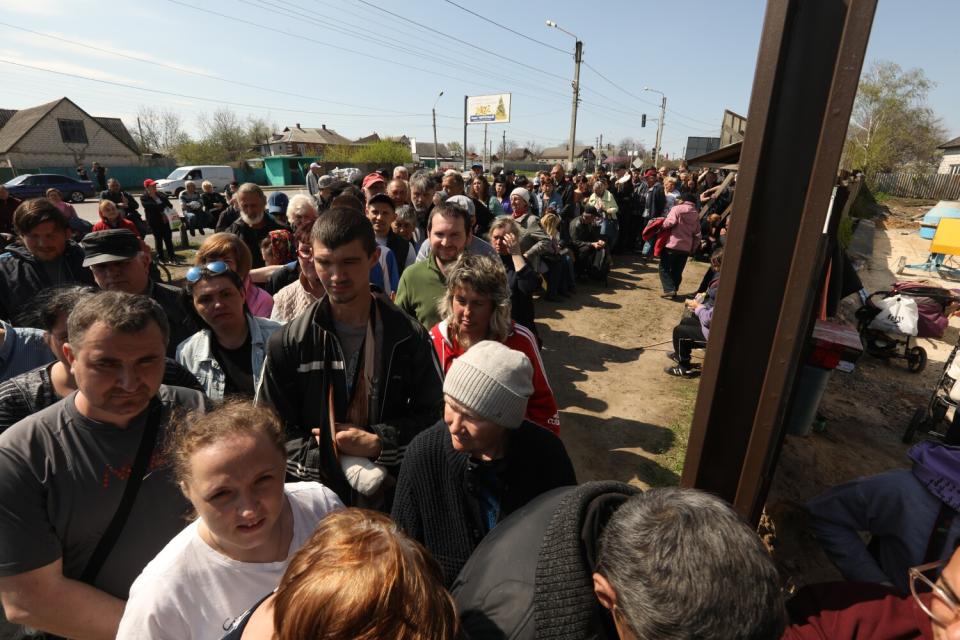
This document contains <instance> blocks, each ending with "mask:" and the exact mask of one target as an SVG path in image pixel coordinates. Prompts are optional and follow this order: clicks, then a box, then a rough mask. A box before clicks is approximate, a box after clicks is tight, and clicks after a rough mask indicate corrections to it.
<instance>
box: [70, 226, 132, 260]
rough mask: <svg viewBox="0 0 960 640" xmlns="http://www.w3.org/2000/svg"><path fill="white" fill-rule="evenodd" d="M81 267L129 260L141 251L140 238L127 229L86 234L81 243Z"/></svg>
mask: <svg viewBox="0 0 960 640" xmlns="http://www.w3.org/2000/svg"><path fill="white" fill-rule="evenodd" d="M81 246H82V247H83V254H84V257H83V266H85V267H89V266H91V265H95V264H103V263H104V262H118V261H120V260H129V259H130V258H133V257H135V256H136V255H137V254H138V253H140V251H141V249H142V248H141V245H140V238H138V237H137V235H136V234H135V233H134V232H133V231H130V230H129V229H107V230H106V231H94V232H93V233H88V234H87V235H85V236H84V237H83V240H82V241H81Z"/></svg>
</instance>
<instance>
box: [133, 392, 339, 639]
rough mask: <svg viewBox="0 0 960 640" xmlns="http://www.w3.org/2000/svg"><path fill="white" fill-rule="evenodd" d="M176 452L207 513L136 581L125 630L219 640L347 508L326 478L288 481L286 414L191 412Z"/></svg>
mask: <svg viewBox="0 0 960 640" xmlns="http://www.w3.org/2000/svg"><path fill="white" fill-rule="evenodd" d="M166 455H167V456H168V457H169V459H170V460H171V461H172V464H173V469H174V476H175V478H176V481H177V483H178V484H179V486H180V488H181V490H182V491H183V493H184V495H186V497H187V499H188V500H190V502H191V504H192V505H193V508H194V511H195V513H196V516H197V518H196V519H195V520H194V521H193V522H192V523H191V524H189V525H188V526H187V527H186V528H185V529H184V530H183V531H181V532H180V533H179V534H177V536H176V537H175V538H173V540H171V541H170V542H169V543H168V544H167V546H166V547H164V549H163V550H162V551H161V552H160V553H159V554H157V556H156V557H155V558H154V559H153V560H152V561H151V562H150V563H149V564H148V565H147V566H146V567H145V568H144V570H143V572H142V573H141V574H140V576H139V577H138V578H137V579H136V581H134V583H133V586H131V587H130V599H129V600H128V601H127V604H126V607H125V609H124V613H123V619H122V620H121V622H120V630H119V633H118V634H117V637H118V638H155V639H161V638H170V639H171V640H173V639H176V640H191V639H193V638H198V639H199V638H209V639H211V640H213V639H215V638H220V637H222V636H223V633H224V631H225V630H226V629H229V628H230V627H231V626H232V625H233V624H234V621H235V620H236V619H237V618H239V617H240V616H241V615H242V614H243V613H244V612H245V611H247V610H248V609H249V608H250V607H252V606H254V605H255V604H256V603H257V602H259V601H260V600H261V599H262V598H263V597H264V596H265V595H267V594H269V593H270V592H271V591H273V590H274V589H275V588H276V586H277V585H278V584H279V583H280V579H281V576H283V574H284V571H285V570H286V569H287V566H288V563H290V562H291V559H292V558H293V557H294V554H295V553H296V552H297V550H298V549H300V548H301V547H302V546H303V545H304V544H305V543H307V541H308V540H309V539H310V536H311V534H312V533H313V531H314V528H315V527H316V526H317V523H318V522H320V520H321V519H322V518H323V517H324V516H325V515H327V514H328V513H329V512H331V511H334V510H336V509H340V508H342V507H343V505H342V503H341V502H340V500H339V499H338V498H337V496H336V494H335V493H333V492H332V491H331V490H330V489H328V488H326V487H324V486H323V485H321V484H319V483H316V482H296V483H290V484H285V483H284V477H285V470H286V461H287V455H286V449H285V448H284V435H283V427H282V425H281V423H280V420H279V418H278V417H277V416H276V414H275V413H273V411H271V410H270V409H266V408H264V407H256V406H254V405H253V404H251V403H249V402H240V401H232V402H227V403H226V404H223V405H221V406H220V407H218V408H217V409H216V410H215V411H212V412H210V413H206V414H192V415H190V416H188V417H187V418H186V419H185V420H183V421H182V422H181V424H180V425H179V426H178V427H177V428H176V429H175V430H173V432H172V434H171V436H170V438H169V443H168V445H167V451H166Z"/></svg>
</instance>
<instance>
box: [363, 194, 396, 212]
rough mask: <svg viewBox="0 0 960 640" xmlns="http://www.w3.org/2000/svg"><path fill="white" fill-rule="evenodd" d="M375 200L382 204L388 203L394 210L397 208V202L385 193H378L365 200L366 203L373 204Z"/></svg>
mask: <svg viewBox="0 0 960 640" xmlns="http://www.w3.org/2000/svg"><path fill="white" fill-rule="evenodd" d="M376 202H382V203H383V204H388V205H390V208H391V209H393V210H394V211H396V210H397V203H396V202H394V201H393V198H391V197H390V196H388V195H387V194H385V193H378V194H377V195H375V196H373V197H372V198H370V199H369V200H367V204H374V203H376Z"/></svg>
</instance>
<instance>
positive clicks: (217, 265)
mask: <svg viewBox="0 0 960 640" xmlns="http://www.w3.org/2000/svg"><path fill="white" fill-rule="evenodd" d="M228 271H230V265H228V264H227V263H226V262H224V261H223V260H217V261H215V262H208V263H207V264H200V265H197V266H195V267H190V269H189V270H188V271H187V275H186V276H185V277H186V279H187V282H189V283H190V284H196V283H197V282H200V278H202V277H203V275H204V274H207V275H210V276H222V275H223V274H225V273H226V272H228Z"/></svg>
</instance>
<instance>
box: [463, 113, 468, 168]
mask: <svg viewBox="0 0 960 640" xmlns="http://www.w3.org/2000/svg"><path fill="white" fill-rule="evenodd" d="M463 170H464V171H466V170H467V96H463Z"/></svg>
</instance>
